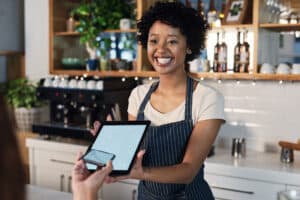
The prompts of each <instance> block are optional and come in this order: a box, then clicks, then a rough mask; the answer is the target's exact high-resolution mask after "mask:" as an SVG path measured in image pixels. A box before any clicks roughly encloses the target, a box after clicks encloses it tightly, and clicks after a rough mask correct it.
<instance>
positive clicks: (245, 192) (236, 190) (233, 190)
mask: <svg viewBox="0 0 300 200" xmlns="http://www.w3.org/2000/svg"><path fill="white" fill-rule="evenodd" d="M210 187H211V188H215V189H220V190H227V191H231V192H239V193H243V194H250V195H253V194H254V192H253V191H246V190H238V189H232V188H224V187H218V186H210Z"/></svg>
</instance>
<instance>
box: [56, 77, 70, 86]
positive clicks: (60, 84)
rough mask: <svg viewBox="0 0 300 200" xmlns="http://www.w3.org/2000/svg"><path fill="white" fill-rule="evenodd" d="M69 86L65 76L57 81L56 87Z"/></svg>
mask: <svg viewBox="0 0 300 200" xmlns="http://www.w3.org/2000/svg"><path fill="white" fill-rule="evenodd" d="M68 86H69V81H68V79H66V78H62V79H61V80H60V82H59V85H58V87H61V88H67V87H68Z"/></svg>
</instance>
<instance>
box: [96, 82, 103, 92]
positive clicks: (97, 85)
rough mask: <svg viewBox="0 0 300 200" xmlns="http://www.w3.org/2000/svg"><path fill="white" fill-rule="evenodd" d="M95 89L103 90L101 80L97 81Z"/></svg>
mask: <svg viewBox="0 0 300 200" xmlns="http://www.w3.org/2000/svg"><path fill="white" fill-rule="evenodd" d="M96 89H97V90H103V81H102V80H99V81H97V83H96Z"/></svg>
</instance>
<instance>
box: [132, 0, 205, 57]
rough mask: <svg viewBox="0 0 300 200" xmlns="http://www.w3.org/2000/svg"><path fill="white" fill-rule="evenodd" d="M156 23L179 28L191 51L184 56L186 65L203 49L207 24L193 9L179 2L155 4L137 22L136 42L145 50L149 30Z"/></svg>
mask: <svg viewBox="0 0 300 200" xmlns="http://www.w3.org/2000/svg"><path fill="white" fill-rule="evenodd" d="M156 21H161V22H162V23H165V24H167V25H170V26H172V27H175V28H179V30H180V32H181V33H182V34H183V35H184V36H186V38H187V46H188V48H190V49H191V51H192V53H191V54H187V55H186V59H185V61H186V63H187V62H189V61H191V60H193V59H195V58H197V57H198V56H199V55H200V51H201V50H202V49H203V48H204V47H205V39H206V30H207V29H208V24H207V22H206V20H205V18H204V17H203V16H202V15H201V14H200V13H198V12H197V11H196V10H195V9H193V8H188V7H186V6H184V5H183V4H182V3H180V2H162V1H159V2H156V3H155V4H154V5H153V6H151V7H150V8H149V10H147V11H146V13H145V14H143V16H142V18H141V19H140V20H139V21H138V22H137V28H138V36H137V40H138V42H139V43H140V44H141V45H142V47H143V48H145V49H147V41H148V34H149V29H150V28H151V26H152V25H153V23H154V22H156Z"/></svg>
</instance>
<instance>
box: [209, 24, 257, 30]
mask: <svg viewBox="0 0 300 200" xmlns="http://www.w3.org/2000/svg"><path fill="white" fill-rule="evenodd" d="M222 29H226V30H231V29H234V30H236V29H247V30H252V29H254V25H253V24H236V25H222V26H220V27H213V28H212V29H211V30H210V31H220V30H222Z"/></svg>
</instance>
